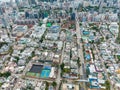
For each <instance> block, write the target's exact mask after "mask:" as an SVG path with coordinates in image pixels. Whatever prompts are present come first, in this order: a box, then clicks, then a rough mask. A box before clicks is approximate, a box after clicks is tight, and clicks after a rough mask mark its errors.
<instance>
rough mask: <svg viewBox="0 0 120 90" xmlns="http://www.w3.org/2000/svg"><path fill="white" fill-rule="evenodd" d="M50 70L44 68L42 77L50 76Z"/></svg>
mask: <svg viewBox="0 0 120 90" xmlns="http://www.w3.org/2000/svg"><path fill="white" fill-rule="evenodd" d="M50 72H51V71H50V70H42V72H41V74H40V77H41V78H48V77H49V75H50Z"/></svg>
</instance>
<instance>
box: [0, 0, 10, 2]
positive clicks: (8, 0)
mask: <svg viewBox="0 0 120 90" xmlns="http://www.w3.org/2000/svg"><path fill="white" fill-rule="evenodd" d="M0 1H4V2H6V1H10V0H0Z"/></svg>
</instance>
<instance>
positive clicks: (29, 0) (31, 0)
mask: <svg viewBox="0 0 120 90" xmlns="http://www.w3.org/2000/svg"><path fill="white" fill-rule="evenodd" d="M28 3H29V5H30V6H31V5H36V4H37V3H36V0H28Z"/></svg>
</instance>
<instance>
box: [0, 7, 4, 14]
mask: <svg viewBox="0 0 120 90" xmlns="http://www.w3.org/2000/svg"><path fill="white" fill-rule="evenodd" d="M3 13H4V11H3V8H2V7H0V15H3Z"/></svg>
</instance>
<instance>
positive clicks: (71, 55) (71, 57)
mask: <svg viewBox="0 0 120 90" xmlns="http://www.w3.org/2000/svg"><path fill="white" fill-rule="evenodd" d="M71 58H72V50H71V49H70V59H71Z"/></svg>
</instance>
